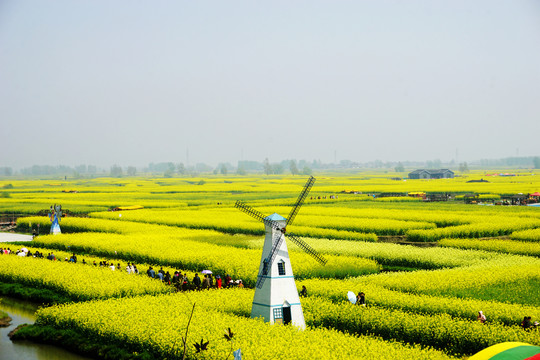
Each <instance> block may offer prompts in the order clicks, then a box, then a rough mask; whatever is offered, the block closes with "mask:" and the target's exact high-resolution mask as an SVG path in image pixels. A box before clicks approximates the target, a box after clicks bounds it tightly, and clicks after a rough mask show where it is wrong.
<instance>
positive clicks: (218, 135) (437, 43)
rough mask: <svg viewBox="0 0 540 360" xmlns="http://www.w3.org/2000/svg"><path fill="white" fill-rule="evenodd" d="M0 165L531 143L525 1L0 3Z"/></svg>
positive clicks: (461, 155) (516, 147)
mask: <svg viewBox="0 0 540 360" xmlns="http://www.w3.org/2000/svg"><path fill="white" fill-rule="evenodd" d="M0 121H1V123H0V125H1V126H0V166H11V167H14V168H16V169H17V168H20V167H26V166H30V165H33V164H49V165H58V164H66V165H78V164H93V165H98V166H110V165H112V164H115V163H117V164H120V165H123V166H128V165H135V166H145V165H147V164H148V163H150V162H163V161H166V162H168V161H172V162H175V163H177V162H184V163H185V162H186V151H187V149H189V162H190V164H194V163H197V162H206V163H209V164H214V165H215V164H217V163H218V162H231V163H233V164H236V162H237V161H238V160H240V159H242V158H243V159H244V160H257V161H263V160H264V158H266V157H268V158H269V160H270V161H271V162H274V161H280V160H282V159H290V158H296V159H306V160H310V161H311V160H313V159H320V160H322V161H323V162H333V161H334V156H336V158H337V160H338V161H339V160H342V159H349V160H353V161H360V162H365V161H371V160H375V159H380V160H383V161H398V160H420V161H421V160H433V159H441V160H442V161H450V160H452V159H455V158H456V150H457V155H458V161H470V160H474V159H480V158H501V157H509V156H516V155H517V154H519V155H520V156H538V155H540V141H539V135H540V1H538V0H534V1H527V0H524V1H521V0H506V1H498V0H495V1H494V0H485V1H484V0H482V1H480V0H478V1H477V0H473V1H470V0H463V1H459V0H458V1H455V0H451V1H437V0H425V1H384V0H383V1H381V0H373V1H360V0H355V1H329V0H328V1H317V0H306V1H290V0H287V1H285V0H283V1H279V0H278V1H275V0H273V1H192V0H190V1H134V0H129V1H127V0H126V1H120V0H115V1H73V0H66V1H57V0H50V1H25V0H13V1H10V0H0Z"/></svg>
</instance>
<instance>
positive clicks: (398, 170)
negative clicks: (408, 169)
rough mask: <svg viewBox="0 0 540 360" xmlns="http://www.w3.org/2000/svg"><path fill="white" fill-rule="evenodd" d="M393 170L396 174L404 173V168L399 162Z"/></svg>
mask: <svg viewBox="0 0 540 360" xmlns="http://www.w3.org/2000/svg"><path fill="white" fill-rule="evenodd" d="M394 170H396V172H404V171H405V168H404V167H403V164H402V163H401V162H398V164H397V165H396V167H395V168H394Z"/></svg>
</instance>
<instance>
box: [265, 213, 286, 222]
mask: <svg viewBox="0 0 540 360" xmlns="http://www.w3.org/2000/svg"><path fill="white" fill-rule="evenodd" d="M265 219H266V220H272V221H284V220H285V221H286V220H287V219H285V218H284V217H283V216H281V215H279V214H278V213H273V214H272V215H268V216H267V217H265Z"/></svg>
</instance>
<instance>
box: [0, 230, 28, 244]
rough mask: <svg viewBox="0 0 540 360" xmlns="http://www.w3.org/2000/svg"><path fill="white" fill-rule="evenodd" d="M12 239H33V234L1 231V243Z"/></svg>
mask: <svg viewBox="0 0 540 360" xmlns="http://www.w3.org/2000/svg"><path fill="white" fill-rule="evenodd" d="M12 241H32V235H24V234H15V233H3V232H0V243H3V242H12Z"/></svg>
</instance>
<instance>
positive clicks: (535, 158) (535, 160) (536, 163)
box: [533, 156, 540, 169]
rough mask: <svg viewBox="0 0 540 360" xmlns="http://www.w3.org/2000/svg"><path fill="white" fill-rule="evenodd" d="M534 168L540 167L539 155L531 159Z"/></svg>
mask: <svg viewBox="0 0 540 360" xmlns="http://www.w3.org/2000/svg"><path fill="white" fill-rule="evenodd" d="M533 163H534V168H535V169H540V156H535V157H534V159H533Z"/></svg>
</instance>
